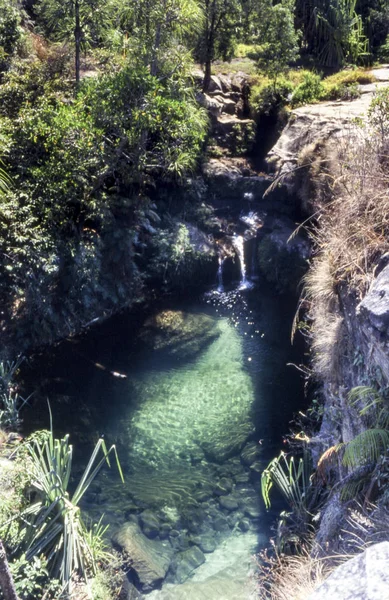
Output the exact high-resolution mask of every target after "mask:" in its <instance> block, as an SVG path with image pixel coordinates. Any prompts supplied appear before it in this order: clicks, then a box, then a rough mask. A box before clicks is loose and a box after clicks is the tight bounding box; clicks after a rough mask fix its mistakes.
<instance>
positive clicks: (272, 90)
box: [250, 76, 293, 118]
mask: <svg viewBox="0 0 389 600" xmlns="http://www.w3.org/2000/svg"><path fill="white" fill-rule="evenodd" d="M256 82H257V83H256V84H255V85H254V86H253V87H252V89H251V96H250V105H251V111H252V113H253V117H255V118H258V117H259V116H260V115H261V114H264V115H269V114H271V113H272V112H274V111H276V110H278V109H279V108H280V107H282V106H284V105H285V104H287V102H288V99H289V97H290V94H291V92H292V91H293V84H292V82H291V81H289V80H288V79H287V78H286V77H279V79H278V80H277V82H276V83H275V82H273V81H271V80H270V78H268V77H266V76H259V77H257V78H256Z"/></svg>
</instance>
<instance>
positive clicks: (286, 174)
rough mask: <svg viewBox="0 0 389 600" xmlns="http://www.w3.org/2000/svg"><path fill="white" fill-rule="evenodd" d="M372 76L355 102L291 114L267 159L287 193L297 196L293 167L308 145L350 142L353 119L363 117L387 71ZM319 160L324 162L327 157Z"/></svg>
mask: <svg viewBox="0 0 389 600" xmlns="http://www.w3.org/2000/svg"><path fill="white" fill-rule="evenodd" d="M372 73H373V75H374V76H375V78H376V79H377V82H376V83H374V84H367V85H360V86H359V89H360V93H361V95H360V97H359V98H357V99H354V100H351V101H337V102H334V101H329V102H320V103H318V104H313V105H312V104H310V105H305V106H302V107H300V108H296V109H294V110H292V111H291V114H290V117H289V121H288V124H287V125H286V127H285V128H284V130H283V131H282V134H281V136H280V138H279V140H278V142H277V143H276V144H275V146H274V147H273V148H272V150H271V151H270V152H269V154H268V157H267V162H268V165H269V169H270V170H271V171H272V172H273V173H274V174H275V175H276V176H277V181H278V182H282V184H283V185H284V186H285V189H286V190H287V191H288V192H289V193H298V189H297V188H298V184H299V183H300V177H299V175H300V173H298V171H297V170H296V167H298V168H299V169H301V163H300V161H301V153H302V152H304V151H306V150H307V148H309V147H310V146H311V147H314V146H317V145H318V144H323V143H324V144H325V145H326V146H327V147H329V143H328V142H331V143H332V142H334V144H338V143H339V142H340V141H341V140H342V139H347V138H349V139H350V138H351V137H352V135H353V125H352V122H353V120H354V119H355V118H356V117H362V118H363V117H364V116H365V115H366V113H367V111H368V108H369V105H370V103H371V100H372V98H373V95H374V92H375V91H376V90H377V89H380V88H382V87H386V86H387V85H388V81H389V68H381V69H373V70H372ZM316 151H317V152H318V153H319V152H320V151H319V150H318V149H317V150H316ZM322 160H323V162H325V161H326V160H328V157H325V158H323V159H322ZM322 167H323V165H321V168H322ZM319 170H320V167H319Z"/></svg>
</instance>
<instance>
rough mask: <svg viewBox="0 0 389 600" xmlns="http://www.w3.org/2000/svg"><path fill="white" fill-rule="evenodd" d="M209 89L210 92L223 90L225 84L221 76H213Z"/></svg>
mask: <svg viewBox="0 0 389 600" xmlns="http://www.w3.org/2000/svg"><path fill="white" fill-rule="evenodd" d="M208 91H209V92H222V91H223V85H222V83H221V81H220V79H219V77H217V75H212V76H211V81H210V82H209V86H208Z"/></svg>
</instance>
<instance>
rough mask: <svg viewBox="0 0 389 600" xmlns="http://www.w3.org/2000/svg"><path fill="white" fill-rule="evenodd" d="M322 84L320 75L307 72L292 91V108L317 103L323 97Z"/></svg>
mask: <svg viewBox="0 0 389 600" xmlns="http://www.w3.org/2000/svg"><path fill="white" fill-rule="evenodd" d="M323 91H324V88H323V84H322V81H321V77H320V75H318V74H316V73H310V72H307V73H305V74H304V76H303V81H302V82H301V83H300V84H299V85H298V86H297V87H296V88H295V89H294V90H293V94H292V100H291V102H292V106H299V105H301V104H311V103H313V102H318V101H319V100H321V98H322V97H323Z"/></svg>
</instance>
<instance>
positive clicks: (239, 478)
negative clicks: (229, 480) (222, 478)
mask: <svg viewBox="0 0 389 600" xmlns="http://www.w3.org/2000/svg"><path fill="white" fill-rule="evenodd" d="M234 479H235V483H236V485H237V486H241V485H246V484H247V483H248V482H249V480H250V477H249V474H248V473H242V474H241V475H236V477H234Z"/></svg>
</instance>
